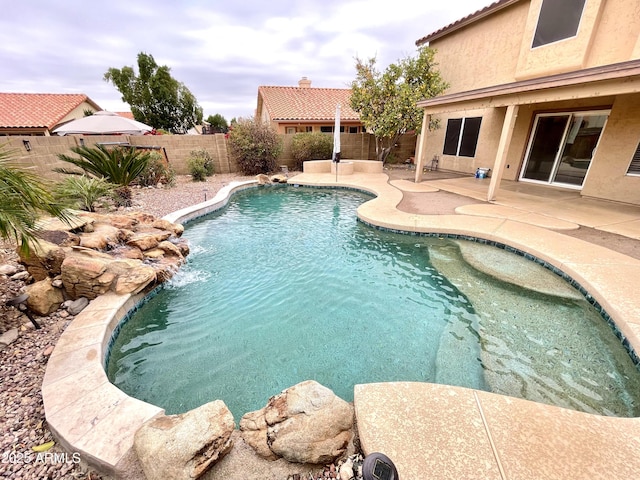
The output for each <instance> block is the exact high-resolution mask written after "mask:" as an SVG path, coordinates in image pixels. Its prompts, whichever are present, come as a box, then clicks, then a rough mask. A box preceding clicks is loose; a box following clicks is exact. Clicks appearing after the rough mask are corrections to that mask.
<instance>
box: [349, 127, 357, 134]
mask: <svg viewBox="0 0 640 480" xmlns="http://www.w3.org/2000/svg"><path fill="white" fill-rule="evenodd" d="M349 133H358V127H349Z"/></svg>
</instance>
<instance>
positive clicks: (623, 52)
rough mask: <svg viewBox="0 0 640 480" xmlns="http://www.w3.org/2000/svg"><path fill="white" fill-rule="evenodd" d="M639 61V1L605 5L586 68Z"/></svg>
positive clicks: (619, 0)
mask: <svg viewBox="0 0 640 480" xmlns="http://www.w3.org/2000/svg"><path fill="white" fill-rule="evenodd" d="M638 58H640V2H638V0H608V1H606V2H605V6H604V9H603V11H602V16H601V18H600V22H599V24H598V28H597V31H596V33H595V35H594V38H593V43H592V45H591V50H590V53H589V56H588V58H587V61H586V65H585V66H586V67H594V66H597V65H607V64H610V63H618V62H625V61H627V60H634V59H638Z"/></svg>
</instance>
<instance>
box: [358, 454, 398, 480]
mask: <svg viewBox="0 0 640 480" xmlns="http://www.w3.org/2000/svg"><path fill="white" fill-rule="evenodd" d="M362 475H363V477H364V480H399V479H400V477H399V476H398V471H397V470H396V466H395V465H394V464H393V462H392V461H391V460H390V459H389V457H387V456H386V455H383V454H382V453H372V454H371V455H367V456H366V457H365V459H364V463H363V464H362Z"/></svg>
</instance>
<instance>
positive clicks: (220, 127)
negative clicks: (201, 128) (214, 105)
mask: <svg viewBox="0 0 640 480" xmlns="http://www.w3.org/2000/svg"><path fill="white" fill-rule="evenodd" d="M207 123H208V124H209V125H211V129H212V131H213V133H227V132H228V131H229V124H228V123H227V120H226V119H225V118H224V117H223V116H222V115H220V114H219V113H216V114H215V115H209V116H208V117H207Z"/></svg>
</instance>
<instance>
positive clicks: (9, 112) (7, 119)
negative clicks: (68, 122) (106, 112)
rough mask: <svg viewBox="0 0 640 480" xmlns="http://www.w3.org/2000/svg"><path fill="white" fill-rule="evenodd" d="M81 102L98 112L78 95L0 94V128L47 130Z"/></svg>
mask: <svg viewBox="0 0 640 480" xmlns="http://www.w3.org/2000/svg"><path fill="white" fill-rule="evenodd" d="M82 102H88V103H89V104H91V106H93V107H94V108H95V109H96V110H102V109H101V108H100V107H99V106H98V105H97V104H96V103H94V102H93V101H92V100H91V99H90V98H89V97H87V96H86V95H84V94H81V93H70V94H66V93H0V128H47V129H51V128H53V127H54V126H55V125H57V124H58V123H59V122H60V121H61V120H62V119H63V118H64V117H65V116H66V115H68V114H69V112H71V111H72V110H73V109H74V108H76V107H78V105H80V104H82Z"/></svg>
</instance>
